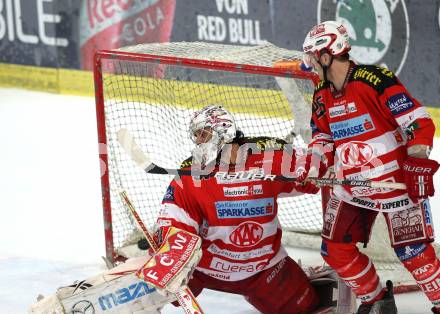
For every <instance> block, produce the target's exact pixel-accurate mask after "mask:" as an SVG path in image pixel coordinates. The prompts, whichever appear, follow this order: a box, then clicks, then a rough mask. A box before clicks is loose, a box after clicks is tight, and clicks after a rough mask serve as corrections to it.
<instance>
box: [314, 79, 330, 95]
mask: <svg viewBox="0 0 440 314" xmlns="http://www.w3.org/2000/svg"><path fill="white" fill-rule="evenodd" d="M328 86H329V84H328V82H325V81H319V83H318V84H316V86H315V93H316V92H318V91H320V90H321V89H324V88H326V87H328Z"/></svg>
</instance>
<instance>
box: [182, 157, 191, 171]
mask: <svg viewBox="0 0 440 314" xmlns="http://www.w3.org/2000/svg"><path fill="white" fill-rule="evenodd" d="M191 165H192V157H188V158H187V159H185V160H184V161H182V162H181V163H180V169H182V168H187V167H191Z"/></svg>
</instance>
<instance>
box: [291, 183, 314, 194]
mask: <svg viewBox="0 0 440 314" xmlns="http://www.w3.org/2000/svg"><path fill="white" fill-rule="evenodd" d="M295 190H297V191H298V192H300V193H304V194H316V193H318V191H319V187H318V186H317V185H315V184H313V183H312V182H307V181H303V182H301V183H297V184H296V186H295Z"/></svg>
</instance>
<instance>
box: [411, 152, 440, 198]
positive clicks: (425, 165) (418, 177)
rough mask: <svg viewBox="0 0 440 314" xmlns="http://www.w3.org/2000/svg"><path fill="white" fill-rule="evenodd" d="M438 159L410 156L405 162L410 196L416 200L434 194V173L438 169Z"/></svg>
mask: <svg viewBox="0 0 440 314" xmlns="http://www.w3.org/2000/svg"><path fill="white" fill-rule="evenodd" d="M438 168H439V164H438V162H437V161H435V160H432V159H427V158H416V157H411V156H410V157H408V159H407V160H405V161H404V162H403V172H404V176H405V184H406V187H407V188H408V196H409V198H410V199H411V200H412V201H413V202H414V203H418V199H420V198H421V199H424V198H427V197H428V196H434V181H433V177H434V173H435V172H436V171H437V170H438Z"/></svg>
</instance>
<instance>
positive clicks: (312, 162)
mask: <svg viewBox="0 0 440 314" xmlns="http://www.w3.org/2000/svg"><path fill="white" fill-rule="evenodd" d="M332 146H333V145H331V144H327V145H314V146H312V147H311V148H309V150H308V152H307V154H306V155H302V156H300V157H298V159H297V161H296V165H295V173H296V176H297V181H298V182H304V181H305V180H306V179H307V178H321V177H322V176H323V175H325V173H326V172H327V170H328V168H329V167H330V166H332V165H333V160H334V158H333V149H331V148H332Z"/></svg>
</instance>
